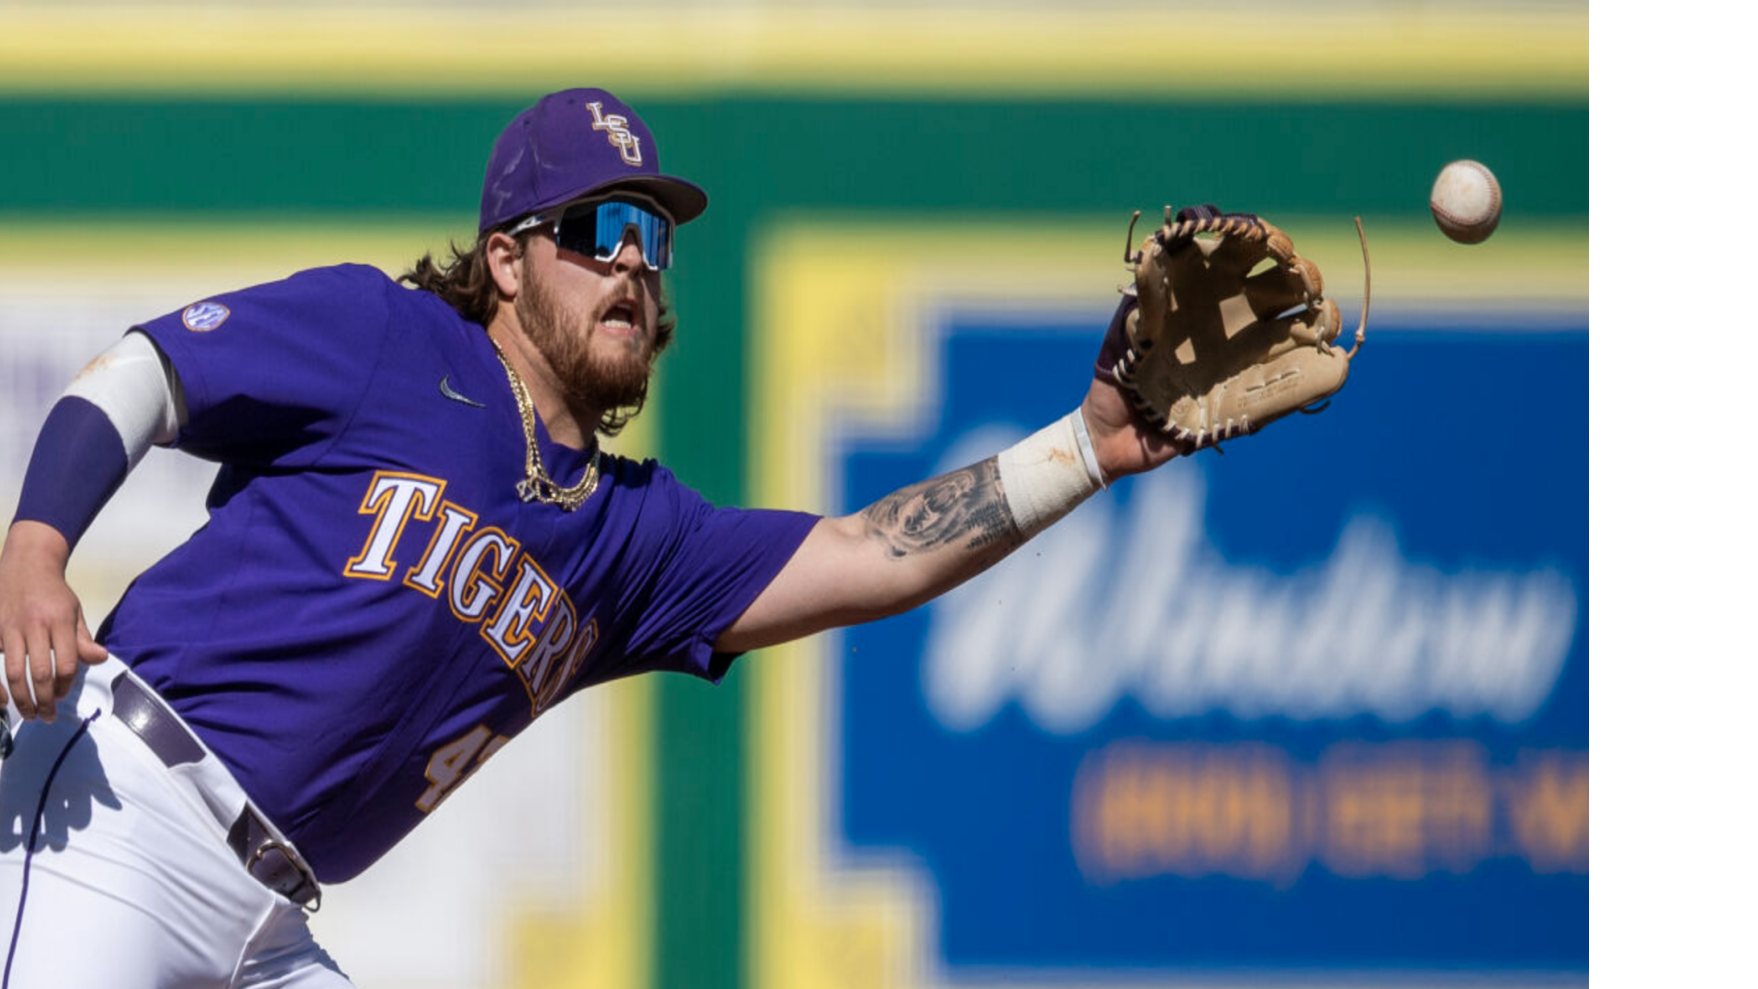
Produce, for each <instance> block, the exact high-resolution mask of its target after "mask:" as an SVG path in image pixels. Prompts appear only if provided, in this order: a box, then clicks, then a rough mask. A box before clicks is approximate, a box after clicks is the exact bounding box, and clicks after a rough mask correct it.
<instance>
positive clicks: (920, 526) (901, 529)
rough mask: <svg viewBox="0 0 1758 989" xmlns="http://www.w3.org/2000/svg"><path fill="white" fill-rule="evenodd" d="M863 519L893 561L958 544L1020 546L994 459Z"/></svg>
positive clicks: (898, 496)
mask: <svg viewBox="0 0 1758 989" xmlns="http://www.w3.org/2000/svg"><path fill="white" fill-rule="evenodd" d="M861 516H862V517H863V518H865V519H866V521H867V535H868V537H869V538H872V539H877V540H879V541H880V542H882V543H884V544H885V551H886V554H887V555H889V556H890V557H891V558H892V559H894V560H898V559H902V558H903V557H906V556H909V555H910V554H912V553H922V552H926V551H928V550H933V549H938V548H940V547H942V546H948V545H952V544H954V543H962V544H963V545H964V548H965V549H977V548H978V547H981V546H987V545H989V544H991V543H996V542H1006V543H1008V544H1009V546H1010V547H1011V546H1012V545H1017V544H1018V543H1019V541H1020V535H1019V527H1018V526H1016V525H1014V522H1013V512H1012V511H1011V510H1010V509H1009V508H1008V507H1007V497H1006V494H1005V493H1004V492H1003V491H1002V490H1001V472H1000V470H999V469H998V468H997V467H996V465H995V458H993V457H991V458H989V459H988V460H985V461H983V462H982V463H980V464H972V465H971V466H969V467H965V468H963V469H961V470H955V471H953V472H951V473H949V474H942V475H940V476H939V477H936V478H932V479H930V480H927V481H922V482H921V483H919V484H912V485H910V486H909V487H907V488H904V489H902V490H900V491H895V492H893V493H891V494H889V495H886V496H885V497H884V498H881V499H879V500H878V501H876V502H874V503H873V504H871V505H869V506H867V508H866V510H864V511H862V512H861Z"/></svg>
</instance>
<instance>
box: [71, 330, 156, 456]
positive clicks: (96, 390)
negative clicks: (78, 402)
mask: <svg viewBox="0 0 1758 989" xmlns="http://www.w3.org/2000/svg"><path fill="white" fill-rule="evenodd" d="M61 394H62V397H64V398H65V397H68V396H72V397H75V398H83V399H85V400H86V401H88V402H90V403H92V404H93V405H95V406H97V407H98V408H100V409H102V410H103V412H104V415H106V416H108V417H109V419H110V422H111V424H113V425H114V426H115V427H116V432H117V433H119V434H120V435H121V436H122V448H123V450H124V451H125V452H126V453H127V454H128V466H129V467H130V468H131V469H132V468H133V467H134V466H135V465H136V464H138V463H140V458H141V457H143V456H145V455H146V452H147V449H148V448H149V447H151V446H152V445H153V444H155V443H169V442H171V441H172V440H174V439H176V438H177V432H178V430H179V429H180V428H181V425H182V419H183V416H184V415H185V414H186V413H184V412H183V383H182V382H181V381H179V380H178V378H177V375H176V373H175V372H174V371H172V370H171V368H170V366H169V365H168V364H167V363H166V362H165V361H164V360H163V359H162V358H161V357H160V356H159V348H157V347H155V346H153V342H152V341H151V340H149V339H147V335H146V334H145V333H140V332H134V331H130V332H128V333H124V334H123V335H122V340H121V342H119V343H117V344H116V345H115V346H114V347H111V348H110V349H109V350H106V351H104V352H103V353H101V354H99V355H98V356H97V357H95V358H93V359H92V362H91V363H90V364H87V365H86V366H85V369H84V370H82V371H80V372H79V375H78V376H77V377H75V378H74V379H73V383H72V384H70V385H68V386H67V390H66V391H64V392H62V393H61Z"/></svg>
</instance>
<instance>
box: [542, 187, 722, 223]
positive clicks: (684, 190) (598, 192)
mask: <svg viewBox="0 0 1758 989" xmlns="http://www.w3.org/2000/svg"><path fill="white" fill-rule="evenodd" d="M618 191H624V192H637V193H640V194H641V195H644V196H647V197H649V198H651V199H652V200H653V201H654V202H656V203H658V204H659V205H661V206H663V207H665V211H666V212H667V213H670V214H671V218H672V221H673V222H675V223H678V224H684V223H688V222H690V221H691V220H694V219H695V218H696V217H698V216H701V215H702V211H703V210H706V209H707V208H708V193H706V192H703V191H702V190H701V189H700V188H698V187H697V186H696V185H695V184H694V183H691V182H685V181H684V180H683V179H680V178H677V177H675V176H671V175H632V176H629V177H627V178H619V179H617V180H615V181H612V182H605V183H602V184H600V185H595V186H590V187H588V188H585V189H581V190H580V191H578V192H570V193H569V194H567V195H565V196H559V197H556V198H555V199H552V200H550V201H548V202H544V203H540V204H538V205H537V207H536V208H535V209H533V210H531V213H539V212H542V211H543V210H546V209H552V208H554V207H557V206H560V205H562V204H563V203H571V202H573V201H575V200H577V199H589V198H591V197H593V196H602V195H604V194H606V193H610V192H618ZM526 215H530V214H526Z"/></svg>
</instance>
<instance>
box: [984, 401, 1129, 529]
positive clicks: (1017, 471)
mask: <svg viewBox="0 0 1758 989" xmlns="http://www.w3.org/2000/svg"><path fill="white" fill-rule="evenodd" d="M1085 433H1086V422H1085V420H1084V419H1082V417H1081V411H1080V410H1079V409H1075V410H1074V411H1073V412H1072V413H1070V414H1068V415H1066V416H1063V417H1062V418H1061V419H1058V420H1056V421H1055V422H1053V423H1051V424H1050V425H1048V426H1045V427H1044V428H1043V429H1040V430H1038V431H1037V432H1035V433H1033V434H1032V435H1030V436H1028V437H1026V438H1025V439H1023V440H1021V441H1019V442H1018V443H1016V444H1014V445H1013V446H1010V447H1008V448H1007V449H1005V450H1003V451H1001V453H1000V454H999V455H998V456H996V458H995V460H996V466H997V467H998V468H999V472H1000V474H1001V490H1002V492H1003V493H1004V494H1005V495H1006V496H1007V507H1008V509H1009V510H1010V511H1011V512H1013V522H1014V524H1015V525H1017V526H1018V527H1019V531H1020V533H1021V534H1022V535H1024V536H1025V537H1026V538H1027V539H1030V538H1031V537H1032V536H1035V535H1037V534H1038V533H1039V532H1041V531H1043V530H1044V529H1045V528H1046V527H1047V526H1049V524H1050V523H1052V522H1054V521H1056V520H1057V519H1059V518H1061V517H1062V516H1064V515H1067V514H1068V513H1069V512H1072V511H1074V509H1075V506H1077V505H1079V504H1080V503H1081V502H1083V501H1085V500H1087V498H1089V497H1091V496H1092V494H1093V492H1095V491H1098V490H1099V489H1100V488H1101V487H1103V486H1104V485H1103V484H1102V483H1101V478H1100V475H1099V469H1098V466H1099V465H1098V459H1097V458H1096V457H1094V456H1093V455H1092V454H1091V452H1090V451H1091V448H1092V441H1091V440H1085V441H1084V442H1083V438H1084V434H1085Z"/></svg>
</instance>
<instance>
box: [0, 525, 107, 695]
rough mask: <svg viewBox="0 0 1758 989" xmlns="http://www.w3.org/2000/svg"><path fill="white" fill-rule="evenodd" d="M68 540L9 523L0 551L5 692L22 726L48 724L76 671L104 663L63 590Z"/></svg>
mask: <svg viewBox="0 0 1758 989" xmlns="http://www.w3.org/2000/svg"><path fill="white" fill-rule="evenodd" d="M71 552H72V550H71V548H70V547H69V546H68V545H67V540H66V539H65V538H64V537H63V536H62V535H61V533H59V532H57V531H56V530H55V529H54V528H52V527H50V526H47V525H44V524H43V523H41V522H30V521H20V522H15V523H13V525H12V528H11V529H9V530H7V533H6V544H5V547H4V548H3V549H0V652H4V653H5V658H6V689H7V691H8V692H9V693H10V694H11V696H12V702H13V704H14V706H16V707H17V708H18V713H19V714H20V715H21V716H23V717H24V718H25V719H27V720H28V719H31V718H40V719H42V720H43V721H44V722H51V721H54V720H55V704H56V702H57V701H60V700H61V699H62V698H64V697H66V696H67V692H68V691H69V690H71V689H73V679H74V674H75V673H76V672H77V671H78V669H79V666H78V664H79V663H81V662H84V663H101V662H103V661H104V659H105V658H107V657H108V656H109V653H108V652H106V651H105V649H104V647H103V646H100V645H98V644H97V642H96V641H94V640H93V639H92V633H91V630H90V629H88V628H86V624H85V614H84V612H83V611H82V610H81V609H80V605H79V597H78V596H77V595H75V594H74V593H73V588H71V587H69V586H68V585H67V576H66V575H67V557H68V555H69V554H70V553H71Z"/></svg>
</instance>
